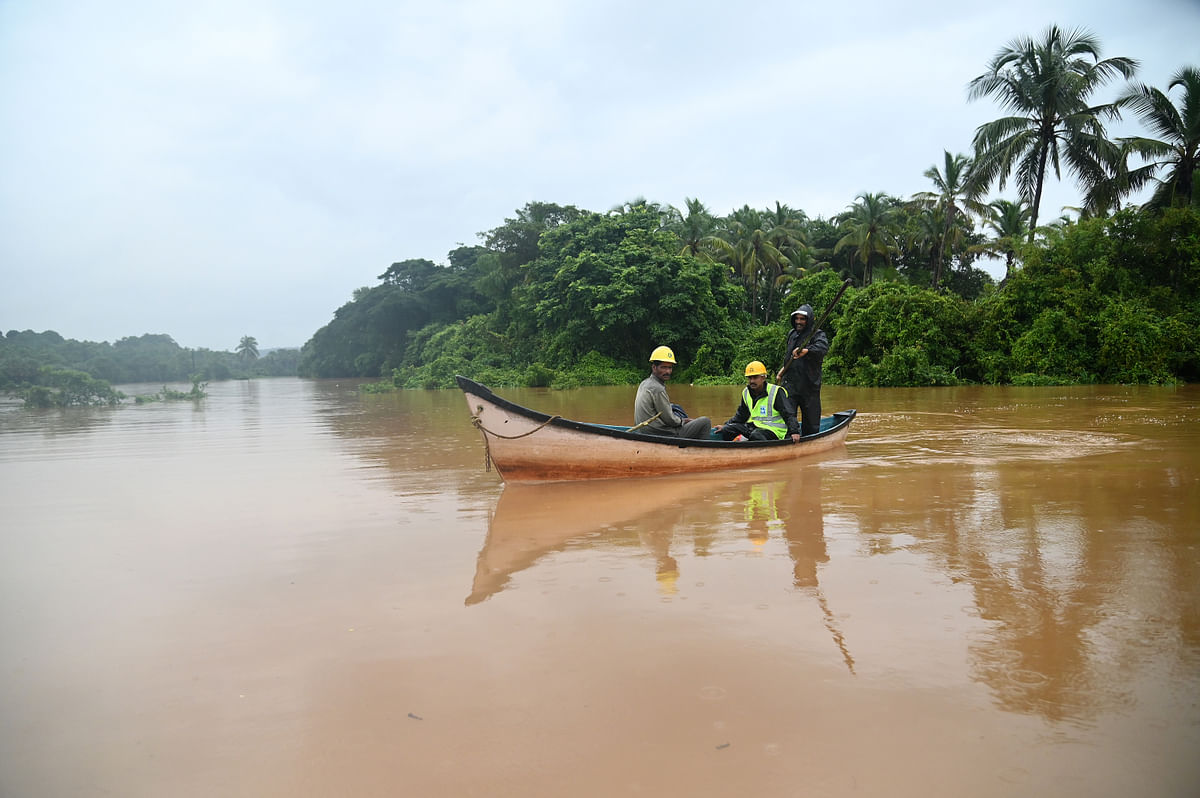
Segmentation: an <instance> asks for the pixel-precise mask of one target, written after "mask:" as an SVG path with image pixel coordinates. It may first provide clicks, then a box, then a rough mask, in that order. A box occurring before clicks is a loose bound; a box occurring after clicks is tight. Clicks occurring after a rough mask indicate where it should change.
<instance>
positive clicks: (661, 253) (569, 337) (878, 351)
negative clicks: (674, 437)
mask: <svg viewBox="0 0 1200 798" xmlns="http://www.w3.org/2000/svg"><path fill="white" fill-rule="evenodd" d="M1100 56H1101V53H1100V45H1099V42H1098V41H1097V40H1096V39H1095V38H1094V37H1093V36H1091V35H1090V34H1088V33H1086V32H1083V31H1066V30H1063V29H1061V28H1058V27H1057V26H1053V27H1051V28H1049V29H1047V30H1046V31H1045V32H1044V33H1043V34H1042V35H1041V36H1040V37H1039V38H1032V37H1031V38H1022V39H1017V40H1014V41H1013V42H1010V43H1009V44H1008V45H1006V46H1005V47H1004V48H1002V49H1001V50H1000V51H999V53H998V54H997V55H996V56H995V57H994V58H993V59H992V61H991V62H990V63H989V64H988V65H987V69H986V71H985V72H984V73H983V74H981V75H979V76H978V77H976V78H975V79H974V80H972V81H971V82H970V83H969V85H968V90H969V96H970V98H971V99H979V98H993V99H995V100H997V101H998V102H999V103H1000V104H1001V105H1002V107H1003V108H1004V109H1005V111H1006V112H1008V113H1009V115H1008V116H1005V117H1002V118H1000V119H997V120H994V121H992V122H988V123H985V124H983V125H981V126H980V127H979V128H978V130H977V133H976V136H975V139H974V141H973V142H972V144H973V152H972V154H971V155H970V156H968V155H964V154H952V153H951V152H950V151H945V152H943V153H942V157H941V158H940V159H939V162H938V163H935V164H934V165H932V166H931V167H930V168H929V169H928V170H926V172H925V176H926V177H928V178H929V180H930V181H931V184H932V186H931V189H930V190H929V191H924V192H919V193H917V194H915V195H914V196H911V197H908V198H899V197H894V196H891V195H889V194H887V193H885V192H875V193H873V192H863V193H862V194H860V195H859V196H858V197H857V198H856V199H855V201H854V202H853V203H852V204H851V205H850V206H848V207H847V209H846V211H845V212H843V213H841V214H838V215H836V216H834V217H833V218H831V219H823V218H811V217H809V216H808V215H807V214H806V213H805V212H804V211H802V210H800V209H797V208H792V207H789V206H787V205H784V204H782V203H776V204H775V206H774V207H772V208H757V209H756V208H750V207H749V206H746V207H743V208H740V209H737V210H735V211H733V212H731V213H729V214H727V215H724V216H718V215H714V214H713V213H711V212H710V211H709V209H708V208H707V207H705V205H704V204H703V203H702V202H701V201H700V200H698V199H688V200H687V201H686V205H685V207H684V208H682V209H677V208H674V207H671V206H663V205H660V204H658V203H655V202H652V201H647V200H645V199H638V200H635V201H633V202H630V203H627V204H625V205H623V206H620V207H617V208H613V209H611V210H609V211H607V212H594V211H588V210H583V209H579V208H576V207H573V206H560V205H556V204H552V203H546V202H532V203H529V204H528V205H526V206H525V207H524V208H522V209H520V210H518V211H517V213H516V215H515V216H514V217H513V218H510V219H505V220H504V223H503V224H502V225H500V226H499V227H496V228H494V229H492V230H490V231H487V232H485V233H481V234H480V238H481V240H482V243H481V245H478V246H465V247H459V248H457V249H455V250H453V251H452V252H450V253H449V254H448V257H447V262H446V263H445V264H435V263H433V262H432V261H429V260H424V259H418V260H405V261H400V262H397V263H394V264H392V265H391V267H389V268H388V269H387V270H386V271H385V272H384V273H383V274H381V275H380V278H379V279H380V283H379V284H378V285H376V286H370V287H364V288H361V289H359V290H358V291H357V292H356V293H355V295H354V297H353V298H352V300H351V301H350V302H348V303H347V304H345V305H343V306H342V307H340V308H338V310H337V311H336V313H335V314H334V317H333V319H332V321H330V323H329V324H327V325H325V326H324V327H322V328H321V329H320V330H318V331H317V332H316V333H315V334H314V336H313V337H312V339H310V340H309V341H308V343H306V344H305V346H304V348H303V350H302V357H301V361H300V374H301V375H304V376H315V377H354V376H356V377H372V378H373V377H383V378H384V379H385V382H386V383H387V384H390V385H395V386H402V387H436V386H449V385H452V384H453V375H454V374H455V373H461V374H466V375H469V376H473V377H476V378H478V379H481V380H483V381H485V382H491V383H493V384H522V385H557V386H569V385H578V384H597V383H613V382H631V381H636V380H637V379H638V378H639V376H640V375H641V374H642V373H643V372H644V371H645V369H646V363H645V359H646V357H647V354H648V353H649V351H650V350H651V349H652V348H653V346H655V345H657V344H669V345H671V346H672V347H674V349H675V351H676V354H677V355H679V356H680V358H681V368H680V369H678V370H677V374H679V375H680V376H681V377H682V378H684V379H687V380H691V381H703V380H727V379H736V378H737V377H738V375H740V373H741V372H740V369H741V367H742V366H743V365H744V364H745V362H746V361H748V360H751V359H761V360H767V361H778V360H779V359H780V357H781V352H779V348H780V345H781V343H782V340H783V336H784V333H785V330H786V318H787V316H788V314H789V312H790V311H791V310H792V309H794V306H796V305H799V304H801V303H809V304H811V305H813V306H814V307H815V308H817V309H818V311H820V309H821V308H822V307H823V306H824V303H826V302H827V301H828V300H829V299H830V298H831V297H832V296H833V295H834V293H835V292H836V289H837V287H838V286H839V285H840V284H841V282H842V280H843V279H845V278H849V279H851V280H852V281H853V285H854V288H853V289H851V290H850V291H849V292H847V294H846V296H845V297H844V299H843V300H842V302H841V304H840V305H839V307H838V308H837V309H836V312H835V313H834V315H833V316H832V318H831V320H830V321H829V322H828V323H827V325H826V327H827V329H828V331H829V332H830V333H833V334H834V338H833V345H832V348H831V351H830V355H829V357H828V358H827V360H826V375H827V379H829V380H830V381H831V382H841V383H847V384H856V385H947V384H955V383H960V382H982V383H1063V382H1154V383H1167V382H1174V381H1180V380H1184V381H1190V380H1195V379H1196V378H1197V377H1198V376H1200V367H1198V364H1197V355H1196V352H1197V350H1198V349H1200V347H1198V346H1197V343H1200V342H1198V340H1197V337H1196V332H1195V330H1196V329H1197V322H1198V321H1200V309H1198V307H1197V301H1198V300H1197V296H1198V294H1197V281H1198V280H1200V246H1198V244H1197V242H1198V241H1200V218H1198V207H1200V192H1197V191H1196V190H1195V189H1196V186H1197V185H1200V161H1198V158H1197V153H1198V150H1200V70H1197V69H1196V68H1194V67H1185V68H1183V69H1181V70H1179V72H1178V73H1177V74H1176V75H1175V76H1174V77H1173V78H1172V80H1171V82H1170V84H1169V85H1168V86H1167V87H1166V89H1165V90H1163V89H1159V88H1153V87H1148V86H1145V85H1143V84H1139V83H1135V82H1132V81H1130V82H1128V83H1126V84H1125V86H1124V87H1123V89H1122V90H1121V91H1120V92H1119V93H1118V94H1117V96H1116V97H1115V98H1114V99H1113V100H1111V101H1110V102H1101V103H1097V102H1096V101H1095V99H1094V98H1093V97H1092V95H1093V94H1094V93H1095V92H1096V91H1097V90H1098V89H1100V88H1101V87H1103V86H1104V85H1106V84H1107V83H1109V82H1110V81H1112V80H1118V79H1127V80H1128V79H1130V78H1132V77H1133V76H1134V75H1135V74H1136V70H1137V66H1138V65H1137V62H1136V61H1134V60H1133V59H1130V58H1124V57H1118V58H1107V59H1102V58H1101V57H1100ZM1122 111H1126V112H1129V111H1132V112H1133V113H1134V114H1136V115H1137V117H1138V118H1139V119H1140V120H1141V122H1142V123H1143V124H1144V126H1145V127H1146V129H1147V135H1144V136H1135V137H1128V138H1120V139H1110V138H1109V137H1108V136H1107V133H1106V130H1105V125H1106V123H1108V122H1111V121H1112V120H1115V119H1119V118H1120V117H1121V114H1122ZM1064 168H1065V170H1066V171H1067V173H1068V175H1069V176H1070V177H1072V178H1074V179H1075V180H1076V182H1077V184H1078V185H1079V187H1080V190H1081V192H1082V199H1081V203H1080V207H1078V208H1076V209H1074V210H1075V212H1076V214H1075V217H1074V218H1072V217H1069V216H1066V215H1064V216H1060V217H1058V218H1056V219H1053V220H1051V221H1050V222H1048V223H1041V224H1039V222H1041V220H1042V217H1043V216H1045V213H1044V209H1043V208H1042V205H1041V200H1042V195H1043V190H1044V187H1045V182H1046V180H1047V179H1048V178H1049V177H1051V176H1055V177H1060V176H1061V171H1062V170H1063V169H1064ZM1010 180H1011V181H1012V182H1013V183H1014V184H1015V188H1016V190H1017V196H1016V197H1015V198H1011V199H1009V198H999V199H993V200H991V201H985V200H984V199H983V198H984V197H986V196H987V194H988V192H990V191H991V190H992V189H993V188H995V189H999V190H1003V189H1004V188H1005V187H1006V185H1007V183H1008V181H1010ZM1148 186H1149V187H1153V189H1154V190H1153V192H1152V196H1151V199H1150V201H1149V202H1148V203H1146V205H1145V206H1144V207H1142V208H1127V207H1125V206H1124V203H1125V202H1126V201H1127V199H1128V197H1129V196H1131V195H1132V194H1133V192H1135V191H1139V190H1141V189H1143V188H1145V187H1148ZM984 257H995V258H1001V259H1003V262H1004V264H1005V276H1004V279H1002V280H1001V281H1000V282H999V285H997V284H996V283H995V281H993V280H992V278H991V277H990V276H989V275H988V274H987V273H986V272H985V271H984V270H982V269H980V268H979V265H980V259H981V258H984Z"/></svg>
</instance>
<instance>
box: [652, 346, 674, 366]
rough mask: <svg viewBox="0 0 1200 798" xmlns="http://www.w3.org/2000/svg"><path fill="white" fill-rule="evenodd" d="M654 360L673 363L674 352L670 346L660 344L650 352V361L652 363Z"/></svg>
mask: <svg viewBox="0 0 1200 798" xmlns="http://www.w3.org/2000/svg"><path fill="white" fill-rule="evenodd" d="M656 360H659V361H662V362H663V363H674V362H675V353H674V352H672V351H671V347H669V346H660V347H658V348H656V349H655V350H654V351H653V352H651V353H650V362H651V363H653V362H655V361H656Z"/></svg>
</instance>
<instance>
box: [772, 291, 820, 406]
mask: <svg viewBox="0 0 1200 798" xmlns="http://www.w3.org/2000/svg"><path fill="white" fill-rule="evenodd" d="M797 310H802V311H804V312H805V313H807V314H808V325H806V326H805V328H804V330H803V331H802V332H801V331H797V330H796V327H795V325H792V331H791V332H790V333H788V337H787V343H786V344H785V345H784V350H783V357H784V362H786V361H787V359H788V358H790V357H791V356H792V350H793V349H795V348H796V345H797V344H798V343H799V342H800V340H801V339H803V338H804V337H805V336H807V335H808V333H809V328H810V327H811V325H813V324H815V323H816V319H814V318H813V309H812V305H801V306H800V307H799V308H797ZM805 348H807V349H808V354H807V355H805V356H804V357H802V358H800V359H799V360H793V361H792V365H790V366H788V370H787V372H785V373H784V375H783V380H782V383H783V387H785V388H787V389H788V393H789V394H791V395H792V396H793V397H795V398H796V399H797V401H798V400H799V398H800V397H803V396H807V395H809V394H811V393H812V392H814V391H820V390H821V362H822V361H823V360H824V359H825V353H826V352H828V351H829V338H828V336H826V335H825V331H824V330H817V331H816V332H815V333H814V334H813V335H812V337H811V338H809V340H808V343H807V344H805V345H804V346H802V347H801V349H805Z"/></svg>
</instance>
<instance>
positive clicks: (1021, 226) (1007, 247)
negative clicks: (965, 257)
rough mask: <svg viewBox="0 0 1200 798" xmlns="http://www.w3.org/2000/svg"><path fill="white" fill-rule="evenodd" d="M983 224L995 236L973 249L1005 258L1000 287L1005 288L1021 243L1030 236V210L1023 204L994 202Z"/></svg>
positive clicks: (1000, 200)
mask: <svg viewBox="0 0 1200 798" xmlns="http://www.w3.org/2000/svg"><path fill="white" fill-rule="evenodd" d="M983 223H984V225H986V226H987V228H988V229H989V230H991V231H992V233H993V234H994V236H993V237H992V238H990V239H989V240H988V241H987V242H985V243H983V244H981V245H979V246H977V247H973V248H972V249H973V251H976V252H986V253H988V254H991V255H1003V256H1004V279H1003V280H1001V281H1000V285H1001V286H1004V285H1005V284H1006V283H1007V282H1008V278H1009V277H1012V273H1013V266H1014V265H1015V264H1016V260H1017V252H1018V250H1019V248H1020V246H1021V242H1022V241H1023V240H1024V239H1025V237H1026V236H1028V235H1029V208H1028V207H1026V205H1025V204H1024V203H1023V202H1013V201H1012V200H1006V199H998V200H993V201H992V202H991V203H990V204H989V205H988V213H987V214H986V215H985V216H984V217H983Z"/></svg>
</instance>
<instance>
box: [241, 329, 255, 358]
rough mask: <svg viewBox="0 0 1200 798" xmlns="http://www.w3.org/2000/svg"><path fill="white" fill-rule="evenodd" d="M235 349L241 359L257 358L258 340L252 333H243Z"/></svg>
mask: <svg viewBox="0 0 1200 798" xmlns="http://www.w3.org/2000/svg"><path fill="white" fill-rule="evenodd" d="M236 351H237V354H238V357H240V358H241V359H242V360H258V341H257V340H256V339H255V338H254V336H253V335H243V336H242V340H241V341H239V342H238V345H237V350H236Z"/></svg>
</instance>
